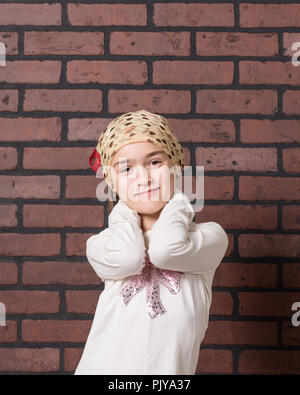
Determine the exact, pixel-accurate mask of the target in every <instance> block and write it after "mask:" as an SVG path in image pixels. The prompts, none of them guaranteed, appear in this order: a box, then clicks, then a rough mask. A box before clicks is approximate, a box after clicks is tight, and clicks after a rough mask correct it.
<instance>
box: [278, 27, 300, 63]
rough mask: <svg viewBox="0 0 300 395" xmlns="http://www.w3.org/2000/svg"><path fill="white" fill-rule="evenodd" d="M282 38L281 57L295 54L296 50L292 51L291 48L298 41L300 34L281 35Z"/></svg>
mask: <svg viewBox="0 0 300 395" xmlns="http://www.w3.org/2000/svg"><path fill="white" fill-rule="evenodd" d="M282 36H283V55H284V56H293V55H294V54H295V53H296V49H293V48H292V46H293V44H294V43H297V42H299V41H300V33H283V34H282ZM298 58H299V57H298ZM296 68H297V67H296Z"/></svg>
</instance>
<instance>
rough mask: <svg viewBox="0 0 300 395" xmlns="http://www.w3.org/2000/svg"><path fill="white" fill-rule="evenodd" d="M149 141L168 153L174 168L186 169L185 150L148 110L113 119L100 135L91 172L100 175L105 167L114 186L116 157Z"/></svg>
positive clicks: (159, 119) (93, 155)
mask: <svg viewBox="0 0 300 395" xmlns="http://www.w3.org/2000/svg"><path fill="white" fill-rule="evenodd" d="M143 141H148V142H150V143H153V144H156V145H157V146H159V147H160V148H161V149H162V150H163V151H165V152H166V154H167V155H168V157H169V158H170V159H171V161H172V163H173V165H174V166H179V168H177V169H176V170H177V171H178V169H180V170H183V169H184V155H183V150H182V147H181V145H180V143H179V142H178V140H177V138H176V136H175V135H174V134H173V133H172V131H171V128H170V126H169V123H168V121H167V120H166V118H164V117H163V116H162V115H158V114H153V113H151V112H149V111H146V110H139V111H134V112H128V113H126V114H123V115H120V116H119V117H117V118H115V119H113V120H112V121H111V122H110V123H109V124H108V126H107V128H106V129H105V130H104V132H103V133H102V134H101V135H100V137H99V141H98V145H97V147H96V148H95V149H94V151H93V153H92V154H91V156H90V158H89V164H90V166H91V168H92V169H93V170H94V171H95V172H96V173H97V170H98V169H99V167H100V166H101V168H102V173H103V176H104V178H105V180H106V182H107V183H108V185H110V186H111V185H112V184H111V176H110V171H109V169H110V167H109V166H111V162H112V159H113V156H114V155H115V153H116V152H117V151H118V150H119V149H120V148H122V147H123V146H124V145H127V144H131V143H138V142H143Z"/></svg>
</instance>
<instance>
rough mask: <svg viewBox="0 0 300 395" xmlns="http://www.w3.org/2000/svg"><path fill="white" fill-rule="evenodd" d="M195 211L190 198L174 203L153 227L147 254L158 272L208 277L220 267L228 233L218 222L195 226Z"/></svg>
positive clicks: (226, 245)
mask: <svg viewBox="0 0 300 395" xmlns="http://www.w3.org/2000/svg"><path fill="white" fill-rule="evenodd" d="M192 211H193V208H192V206H191V204H190V203H189V201H188V200H187V198H185V199H184V200H180V201H179V202H178V203H174V202H173V203H172V204H171V205H169V206H168V208H167V207H166V211H165V212H163V211H162V213H161V216H160V217H159V218H158V220H157V221H156V222H155V224H154V225H153V227H152V234H151V238H150V242H149V250H148V253H149V257H150V260H151V262H152V263H153V264H154V265H155V266H157V267H158V268H160V269H168V270H176V271H181V272H188V273H191V274H202V275H207V273H212V272H214V271H215V269H216V268H217V266H218V265H219V264H220V263H221V261H222V259H223V257H224V255H225V253H226V250H227V247H228V237H227V234H226V232H225V230H224V229H223V228H222V226H221V225H220V224H218V223H217V222H203V223H199V224H195V223H192V221H191V220H192V218H193V216H194V215H193V213H192Z"/></svg>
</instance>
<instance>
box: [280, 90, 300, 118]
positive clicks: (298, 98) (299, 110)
mask: <svg viewBox="0 0 300 395" xmlns="http://www.w3.org/2000/svg"><path fill="white" fill-rule="evenodd" d="M282 100H283V106H282V111H283V112H284V113H285V114H286V115H299V114H300V92H298V91H289V90H286V91H285V92H283V97H282Z"/></svg>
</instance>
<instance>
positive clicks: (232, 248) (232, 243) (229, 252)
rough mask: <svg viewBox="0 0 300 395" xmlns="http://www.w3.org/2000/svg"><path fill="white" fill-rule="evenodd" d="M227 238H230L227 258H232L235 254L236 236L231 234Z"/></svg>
mask: <svg viewBox="0 0 300 395" xmlns="http://www.w3.org/2000/svg"><path fill="white" fill-rule="evenodd" d="M227 237H228V240H229V245H228V247H227V250H226V254H225V258H226V257H228V256H230V255H231V254H232V253H233V251H234V248H235V247H234V234H230V233H229V234H228V233H227Z"/></svg>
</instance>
